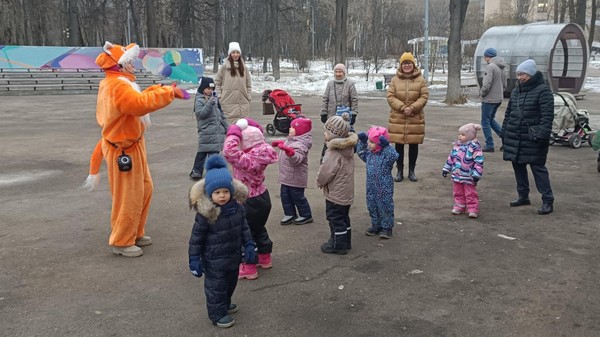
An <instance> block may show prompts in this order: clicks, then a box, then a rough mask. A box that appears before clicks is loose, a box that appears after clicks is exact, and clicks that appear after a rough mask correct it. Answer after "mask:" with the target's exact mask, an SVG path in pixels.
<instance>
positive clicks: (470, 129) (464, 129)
mask: <svg viewBox="0 0 600 337" xmlns="http://www.w3.org/2000/svg"><path fill="white" fill-rule="evenodd" d="M477 130H481V125H479V124H475V123H468V124H465V125H463V126H461V127H460V128H459V129H458V132H460V133H462V134H464V135H465V136H467V141H470V140H473V139H475V138H476V137H477Z"/></svg>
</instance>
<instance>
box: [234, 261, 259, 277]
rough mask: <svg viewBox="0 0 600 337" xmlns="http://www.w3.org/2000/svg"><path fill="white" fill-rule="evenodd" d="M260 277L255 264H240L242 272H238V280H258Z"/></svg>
mask: <svg viewBox="0 0 600 337" xmlns="http://www.w3.org/2000/svg"><path fill="white" fill-rule="evenodd" d="M257 278H258V271H257V270H256V265H255V264H248V263H242V264H240V273H239V274H238V280H242V279H247V280H256V279H257Z"/></svg>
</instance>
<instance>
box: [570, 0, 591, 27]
mask: <svg viewBox="0 0 600 337" xmlns="http://www.w3.org/2000/svg"><path fill="white" fill-rule="evenodd" d="M594 1H595V0H594ZM594 1H592V2H594ZM585 8H586V0H577V9H576V11H575V20H573V19H571V22H575V23H576V24H578V25H579V27H581V29H584V30H585Z"/></svg>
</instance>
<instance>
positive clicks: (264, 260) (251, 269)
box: [238, 254, 273, 280]
mask: <svg viewBox="0 0 600 337" xmlns="http://www.w3.org/2000/svg"><path fill="white" fill-rule="evenodd" d="M257 267H261V268H262V269H269V268H271V267H273V263H272V262H271V254H258V263H257V264H249V263H242V264H240V272H239V274H238V279H239V280H242V279H247V280H256V279H257V278H258V270H257Z"/></svg>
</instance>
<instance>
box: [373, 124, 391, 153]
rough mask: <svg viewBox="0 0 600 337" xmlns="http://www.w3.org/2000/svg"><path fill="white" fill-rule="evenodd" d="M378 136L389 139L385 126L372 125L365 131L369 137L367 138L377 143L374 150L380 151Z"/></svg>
mask: <svg viewBox="0 0 600 337" xmlns="http://www.w3.org/2000/svg"><path fill="white" fill-rule="evenodd" d="M379 136H383V137H385V139H387V140H388V141H389V140H390V135H389V134H388V130H387V129H386V128H384V127H383V126H377V125H374V126H372V127H371V128H370V129H369V131H368V132H367V137H369V140H370V141H371V143H375V144H377V148H376V149H375V152H377V151H381V144H379Z"/></svg>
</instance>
